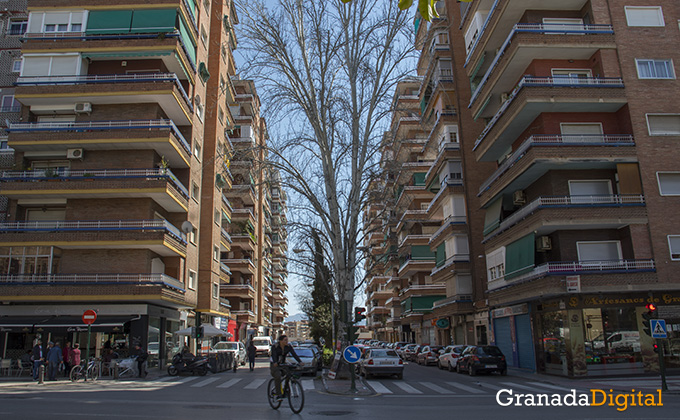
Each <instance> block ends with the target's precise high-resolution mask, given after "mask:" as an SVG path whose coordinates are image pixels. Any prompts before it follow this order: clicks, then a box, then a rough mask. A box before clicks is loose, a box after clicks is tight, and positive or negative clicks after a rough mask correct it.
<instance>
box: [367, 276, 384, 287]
mask: <svg viewBox="0 0 680 420" xmlns="http://www.w3.org/2000/svg"><path fill="white" fill-rule="evenodd" d="M387 280H389V277H388V276H371V277H370V278H369V279H368V281H367V283H366V287H374V286H378V285H381V284H386V283H387Z"/></svg>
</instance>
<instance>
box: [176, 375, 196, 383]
mask: <svg viewBox="0 0 680 420" xmlns="http://www.w3.org/2000/svg"><path fill="white" fill-rule="evenodd" d="M196 379H198V376H189V377H188V378H182V379H180V380H179V381H177V382H175V383H176V384H185V383H187V382H191V381H195V380H196Z"/></svg>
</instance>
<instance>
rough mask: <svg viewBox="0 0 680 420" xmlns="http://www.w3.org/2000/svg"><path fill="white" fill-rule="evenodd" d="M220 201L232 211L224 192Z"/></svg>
mask: <svg viewBox="0 0 680 420" xmlns="http://www.w3.org/2000/svg"><path fill="white" fill-rule="evenodd" d="M222 203H224V205H225V206H227V208H228V209H229V210H231V212H232V213H233V212H234V208H233V207H232V206H231V201H229V199H228V198H227V196H226V195H224V194H222Z"/></svg>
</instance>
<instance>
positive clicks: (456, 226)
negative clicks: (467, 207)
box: [428, 216, 467, 248]
mask: <svg viewBox="0 0 680 420" xmlns="http://www.w3.org/2000/svg"><path fill="white" fill-rule="evenodd" d="M466 232H467V216H449V217H447V218H446V219H445V220H444V221H443V222H442V225H441V226H440V227H439V229H437V231H436V232H435V233H433V234H432V235H431V236H430V241H429V242H428V245H430V248H436V247H438V246H439V245H440V244H441V243H442V242H443V241H444V240H445V239H446V238H448V237H449V236H450V235H452V234H454V233H466Z"/></svg>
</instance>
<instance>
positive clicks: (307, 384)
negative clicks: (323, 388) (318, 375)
mask: <svg viewBox="0 0 680 420" xmlns="http://www.w3.org/2000/svg"><path fill="white" fill-rule="evenodd" d="M302 389H304V390H305V391H306V390H309V389H314V379H305V380H303V381H302Z"/></svg>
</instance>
